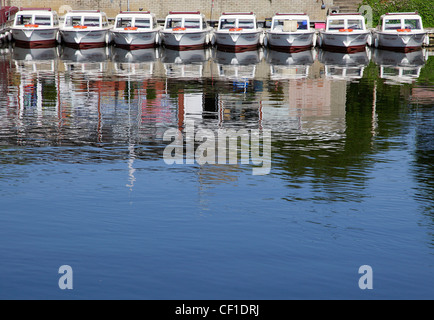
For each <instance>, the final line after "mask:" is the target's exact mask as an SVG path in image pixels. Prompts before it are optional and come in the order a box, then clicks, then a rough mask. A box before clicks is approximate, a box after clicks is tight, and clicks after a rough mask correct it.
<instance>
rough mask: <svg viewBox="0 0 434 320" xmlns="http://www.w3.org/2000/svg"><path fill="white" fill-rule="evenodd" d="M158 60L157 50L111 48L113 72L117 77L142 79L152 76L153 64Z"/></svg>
mask: <svg viewBox="0 0 434 320" xmlns="http://www.w3.org/2000/svg"><path fill="white" fill-rule="evenodd" d="M157 58H158V49H156V48H149V49H139V50H126V49H122V48H118V47H113V48H112V61H113V68H114V72H115V73H116V74H117V75H119V76H128V77H131V76H133V77H135V76H137V77H143V76H152V75H153V74H154V62H155V60H156V59H157Z"/></svg>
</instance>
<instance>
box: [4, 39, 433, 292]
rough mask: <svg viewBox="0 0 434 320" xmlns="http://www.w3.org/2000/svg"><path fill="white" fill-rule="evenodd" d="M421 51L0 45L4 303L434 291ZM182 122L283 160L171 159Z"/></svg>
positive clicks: (428, 73)
mask: <svg viewBox="0 0 434 320" xmlns="http://www.w3.org/2000/svg"><path fill="white" fill-rule="evenodd" d="M428 56H429V54H428V52H426V51H420V52H417V53H411V54H407V55H405V54H394V55H392V54H391V53H388V52H386V51H372V52H371V51H366V52H363V53H359V54H357V55H341V54H333V53H330V52H323V51H312V52H311V51H309V52H304V53H301V54H292V55H291V54H285V53H278V52H273V51H263V50H260V51H259V50H258V51H253V52H250V53H243V54H238V55H235V54H229V53H221V52H216V51H215V50H205V51H197V52H173V51H170V50H164V49H158V50H142V51H135V52H126V51H123V50H117V49H116V50H115V49H107V50H106V49H101V50H94V51H77V50H72V49H68V48H56V49H53V50H43V51H42V50H41V51H34V50H33V51H30V50H26V49H21V48H15V49H12V48H11V49H3V50H2V52H1V55H0V65H1V69H2V70H1V75H0V89H1V96H0V208H1V209H0V256H1V262H0V298H1V299H433V298H434V286H433V284H434V283H433V277H432V274H433V265H434V255H433V254H434V241H433V231H434V223H433V217H434V197H433V194H434V192H433V191H434V183H433V181H434V179H433V178H434V170H433V168H434V167H433V161H432V159H433V154H434V145H433V141H434V140H433V138H434V131H433V128H434V127H433V124H434V123H433V119H434V103H433V97H434V81H433V78H432V74H433V62H434V60H433V57H428ZM386 58H387V59H386ZM187 120H190V121H194V124H195V126H196V128H197V129H199V128H202V129H208V130H211V132H217V130H218V129H219V128H220V129H222V128H225V129H236V130H240V129H246V130H264V129H269V130H271V132H272V139H271V151H272V152H271V155H272V159H271V161H272V163H271V171H270V173H269V174H266V175H253V174H252V168H253V167H254V165H253V164H241V163H238V164H236V165H232V164H205V165H203V166H201V165H199V164H197V163H194V164H175V165H168V164H166V163H165V162H164V157H163V154H164V150H165V148H166V147H167V145H168V144H169V142H167V141H163V136H164V133H165V132H166V131H167V130H168V129H171V128H172V129H180V130H182V128H183V127H184V126H185V124H186V121H187ZM62 265H69V266H71V268H72V269H73V289H72V290H61V289H60V288H59V286H58V281H59V278H60V277H61V276H62V275H61V274H59V273H58V270H59V267H60V266H62ZM362 265H369V266H371V267H372V270H373V289H366V290H361V289H360V288H359V284H358V283H359V278H360V277H361V276H362V275H361V274H359V273H358V270H359V267H360V266H362Z"/></svg>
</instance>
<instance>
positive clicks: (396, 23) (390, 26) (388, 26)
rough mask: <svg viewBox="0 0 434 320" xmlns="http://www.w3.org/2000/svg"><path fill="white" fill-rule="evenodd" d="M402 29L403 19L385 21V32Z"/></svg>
mask: <svg viewBox="0 0 434 320" xmlns="http://www.w3.org/2000/svg"><path fill="white" fill-rule="evenodd" d="M397 29H401V19H385V20H384V30H397Z"/></svg>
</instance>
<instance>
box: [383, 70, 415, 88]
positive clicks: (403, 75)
mask: <svg viewBox="0 0 434 320" xmlns="http://www.w3.org/2000/svg"><path fill="white" fill-rule="evenodd" d="M421 69H422V67H393V66H380V78H382V79H386V80H387V81H386V83H391V84H394V83H395V84H396V83H413V82H414V81H416V80H417V79H418V78H419V76H420V70H421Z"/></svg>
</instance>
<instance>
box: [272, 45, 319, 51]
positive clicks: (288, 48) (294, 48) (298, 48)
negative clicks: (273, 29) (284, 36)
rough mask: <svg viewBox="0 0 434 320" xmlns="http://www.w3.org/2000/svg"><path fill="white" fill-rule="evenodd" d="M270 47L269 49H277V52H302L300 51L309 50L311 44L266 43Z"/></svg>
mask: <svg viewBox="0 0 434 320" xmlns="http://www.w3.org/2000/svg"><path fill="white" fill-rule="evenodd" d="M268 46H269V47H270V49H272V50H274V51H279V52H292V53H293V52H302V51H306V50H309V49H310V48H312V45H308V46H273V45H271V44H269V45H268Z"/></svg>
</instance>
